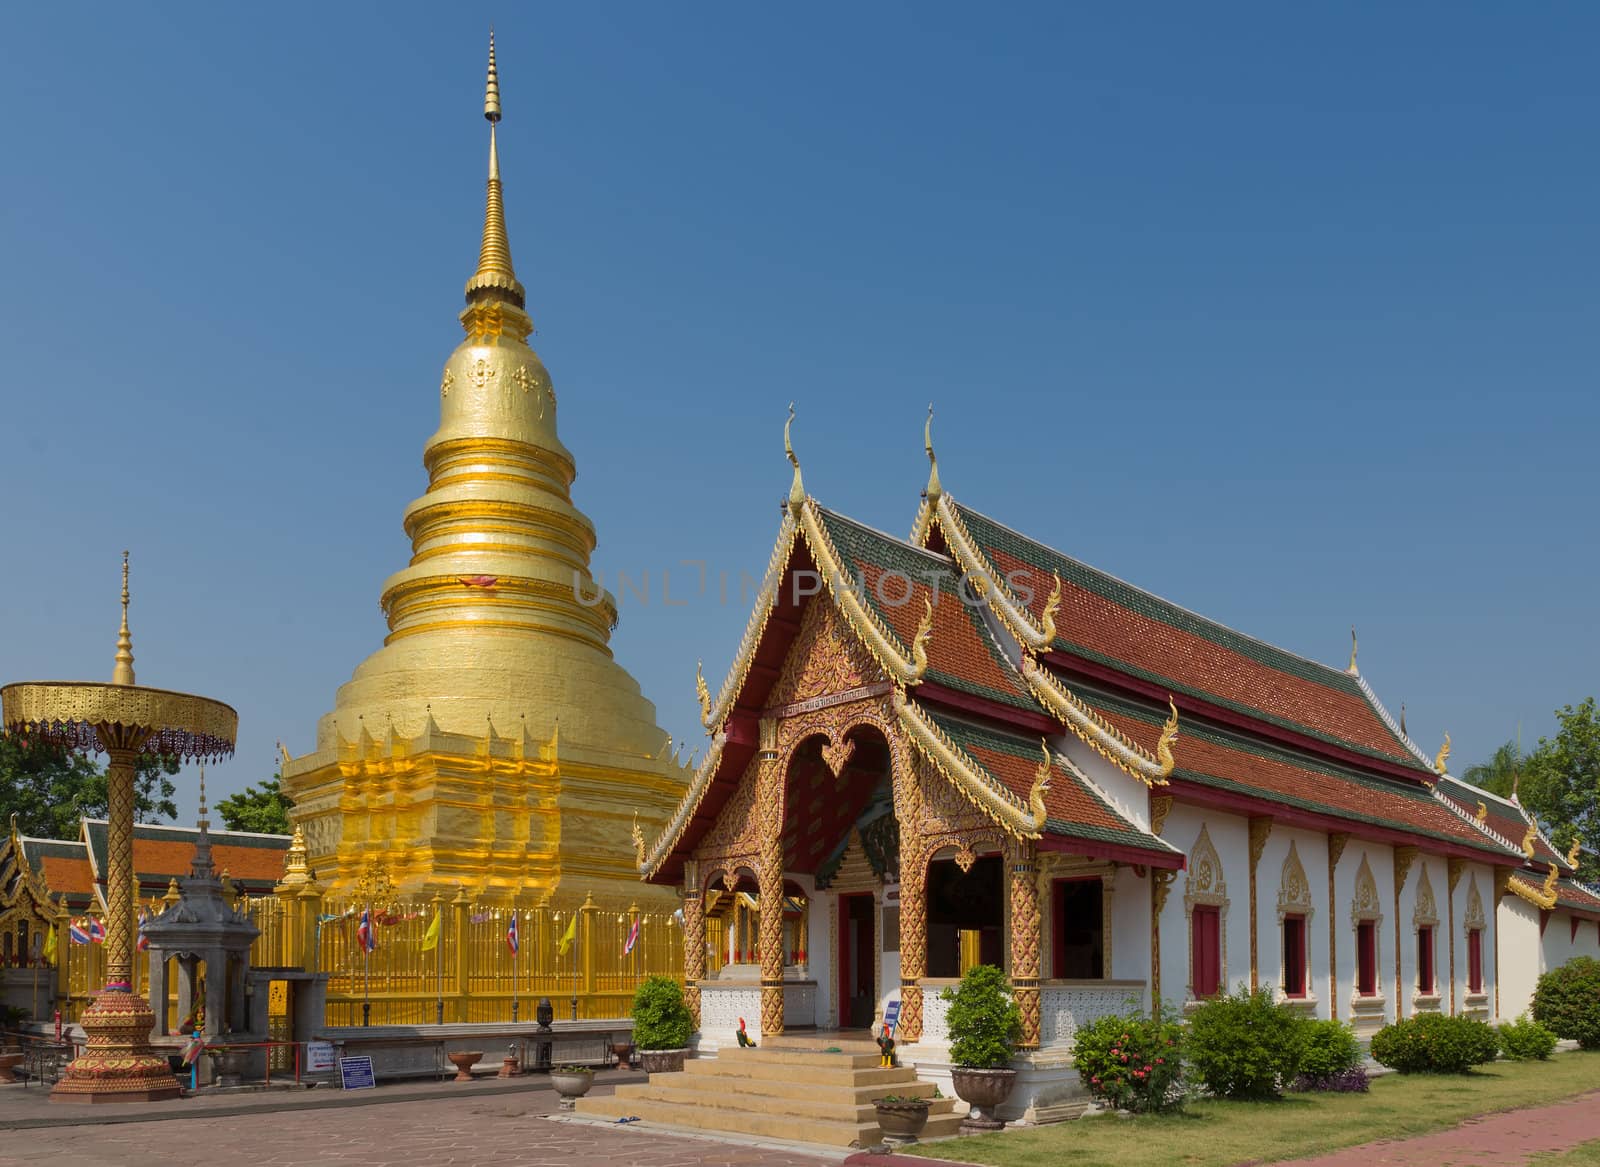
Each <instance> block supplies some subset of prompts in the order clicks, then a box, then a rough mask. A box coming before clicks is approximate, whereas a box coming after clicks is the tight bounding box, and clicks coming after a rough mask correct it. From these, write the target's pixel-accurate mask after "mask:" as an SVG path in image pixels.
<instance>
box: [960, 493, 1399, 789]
mask: <svg viewBox="0 0 1600 1167" xmlns="http://www.w3.org/2000/svg"><path fill="white" fill-rule="evenodd" d="M957 509H958V511H959V513H960V516H961V520H962V523H963V524H964V525H965V526H966V528H967V530H968V532H969V534H970V535H971V536H972V539H973V541H974V542H975V543H976V544H977V545H978V547H979V548H980V549H981V550H982V552H983V554H984V555H985V556H986V557H987V558H988V560H989V562H990V563H991V564H992V565H993V567H994V569H995V571H996V572H997V573H998V574H999V575H1000V577H1001V578H1002V579H1004V578H1005V577H1006V576H1007V575H1009V574H1011V573H1013V572H1026V573H1028V574H1027V576H1025V577H1023V578H1025V579H1027V580H1028V581H1029V589H1028V590H1029V591H1031V592H1032V597H1031V603H1030V605H1029V607H1030V610H1031V611H1032V613H1033V615H1034V617H1035V618H1036V619H1037V618H1038V617H1039V616H1040V615H1041V614H1042V612H1043V610H1044V606H1045V604H1046V602H1047V600H1048V596H1049V592H1050V588H1051V584H1050V577H1051V574H1052V573H1059V574H1060V576H1061V582H1062V598H1061V605H1060V608H1059V611H1058V613H1057V616H1056V632H1057V634H1056V640H1055V645H1054V647H1055V648H1056V649H1058V650H1060V651H1063V652H1066V653H1071V654H1074V655H1077V656H1080V657H1083V658H1084V659H1087V660H1090V661H1093V662H1096V663H1099V664H1102V665H1104V666H1107V667H1110V668H1113V669H1116V670H1118V671H1120V672H1124V673H1127V674H1129V675H1131V676H1134V677H1138V678H1141V679H1143V680H1146V681H1150V682H1153V683H1155V684H1157V685H1160V686H1162V687H1164V688H1167V689H1170V690H1172V691H1173V692H1178V693H1187V694H1189V695H1192V696H1196V697H1199V698H1201V699H1202V700H1208V701H1211V702H1213V703H1215V704H1217V705H1220V706H1223V707H1225V708H1230V709H1232V710H1234V711H1236V712H1240V713H1244V714H1246V715H1248V716H1251V717H1256V718H1260V719H1261V720H1263V721H1266V722H1269V723H1272V724H1276V725H1278V726H1281V727H1283V728H1286V729H1291V730H1295V731H1298V732H1301V733H1304V734H1306V735H1308V736H1310V737H1313V738H1319V739H1322V740H1325V741H1328V742H1330V743H1333V744H1336V745H1342V746H1345V747H1347V748H1352V749H1354V750H1356V751H1357V752H1361V753H1365V754H1369V755H1372V756H1375V757H1379V758H1382V759H1384V760H1385V761H1389V762H1398V763H1400V764H1402V765H1405V766H1407V767H1411V768H1419V769H1420V768H1421V765H1420V763H1419V762H1418V760H1417V758H1416V756H1415V755H1414V754H1413V753H1412V752H1411V751H1410V750H1409V749H1408V748H1407V747H1406V745H1405V743H1404V742H1403V741H1401V739H1400V737H1399V735H1398V734H1397V733H1396V732H1395V730H1394V729H1393V728H1392V727H1390V726H1389V725H1388V724H1387V723H1386V722H1385V720H1384V718H1383V717H1382V716H1381V715H1380V714H1379V713H1378V711H1377V710H1376V709H1375V708H1374V707H1373V705H1372V703H1371V702H1370V701H1369V700H1368V699H1367V696H1366V694H1365V693H1364V692H1363V690H1362V686H1361V684H1360V682H1359V681H1358V680H1357V679H1356V678H1355V677H1354V676H1352V675H1350V674H1349V673H1346V672H1344V671H1343V670H1341V669H1335V668H1332V667H1330V666H1327V665H1322V664H1318V663H1317V662H1315V661H1309V660H1306V659H1304V658H1302V657H1299V656H1296V655H1295V654H1293V653H1290V652H1288V651H1286V650H1284V649H1280V648H1277V647H1275V646H1273V645H1270V644H1267V643H1265V642H1264V641H1259V640H1256V639H1254V638H1252V637H1249V636H1245V635H1243V634H1242V633H1238V632H1235V631H1234V630H1232V629H1231V628H1227V627H1225V626H1224V625H1221V624H1218V623H1216V622H1215V621H1211V620H1207V619H1205V618H1204V617H1201V616H1197V615H1195V614H1194V613H1192V612H1189V611H1187V610H1186V609H1184V608H1181V607H1179V606H1177V605H1176V604H1172V603H1170V602H1169V601H1167V600H1163V599H1161V598H1160V597H1159V596H1155V595H1153V594H1151V593H1149V592H1146V591H1143V590H1141V589H1139V588H1136V587H1134V586H1132V585H1131V584H1127V583H1124V582H1123V581H1122V580H1119V579H1117V578H1116V577H1114V576H1111V575H1108V574H1107V573H1105V572H1102V571H1099V570H1098V569H1096V568H1093V567H1090V566H1089V565H1087V564H1085V563H1082V562H1080V561H1078V560H1076V559H1073V558H1072V557H1071V556H1068V555H1065V554H1063V553H1061V552H1059V551H1056V550H1055V549H1053V548H1050V547H1047V546H1045V545H1044V544H1042V543H1039V542H1037V541H1035V540H1032V539H1029V538H1028V537H1026V536H1024V535H1020V534H1018V533H1017V532H1015V531H1013V530H1011V529H1010V528H1009V527H1006V526H1004V525H1003V524H1001V523H999V522H997V521H995V520H994V519H991V518H989V517H988V516H986V515H983V514H981V513H979V512H977V511H973V510H971V509H969V508H967V507H959V506H958V508H957Z"/></svg>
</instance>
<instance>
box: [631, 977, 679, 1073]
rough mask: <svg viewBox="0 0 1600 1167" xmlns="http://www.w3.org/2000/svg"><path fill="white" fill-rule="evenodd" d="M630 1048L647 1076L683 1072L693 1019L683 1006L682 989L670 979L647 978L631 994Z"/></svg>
mask: <svg viewBox="0 0 1600 1167" xmlns="http://www.w3.org/2000/svg"><path fill="white" fill-rule="evenodd" d="M631 1015H632V1017H633V1044H634V1046H635V1048H637V1049H638V1051H639V1060H640V1061H641V1062H643V1063H644V1069H645V1073H647V1074H668V1073H674V1072H676V1071H678V1070H681V1069H683V1059H684V1057H685V1055H687V1054H688V1052H689V1049H688V1046H689V1034H690V1033H692V1032H693V1031H694V1019H693V1018H692V1017H690V1015H689V1006H687V1005H686V1004H684V1002H683V986H681V985H680V984H678V982H677V981H675V980H673V979H672V978H671V977H660V976H657V977H650V978H648V979H647V980H646V981H645V982H644V984H642V985H640V986H639V987H638V989H637V990H635V992H634V994H633V1010H632V1014H631Z"/></svg>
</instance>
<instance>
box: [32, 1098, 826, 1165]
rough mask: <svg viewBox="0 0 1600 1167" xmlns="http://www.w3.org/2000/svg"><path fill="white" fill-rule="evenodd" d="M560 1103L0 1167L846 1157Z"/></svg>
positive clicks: (231, 1135) (504, 1105) (73, 1131)
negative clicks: (606, 1117) (601, 1118)
mask: <svg viewBox="0 0 1600 1167" xmlns="http://www.w3.org/2000/svg"><path fill="white" fill-rule="evenodd" d="M550 1098H551V1096H550V1095H549V1094H548V1093H547V1092H544V1091H540V1092H538V1093H534V1094H527V1095H516V1094H511V1095H504V1094H502V1095H495V1096H489V1097H484V1098H481V1099H465V1098H460V1099H456V1100H443V1099H441V1100H439V1101H436V1102H432V1101H430V1102H419V1101H412V1102H399V1103H392V1104H388V1105H383V1106H361V1107H351V1108H344V1109H337V1110H311V1111H280V1112H277V1113H272V1114H254V1115H248V1116H239V1117H232V1118H190V1119H164V1120H161V1121H157V1122H141V1123H119V1124H116V1125H112V1126H75V1127H50V1128H42V1129H37V1130H26V1131H13V1132H9V1133H6V1134H3V1135H0V1165H3V1167H15V1165H20V1164H32V1163H53V1164H65V1163H71V1164H73V1165H74V1167H171V1165H172V1164H174V1163H195V1162H207V1163H218V1164H224V1165H228V1164H233V1165H237V1167H244V1165H247V1164H248V1165H250V1167H255V1165H258V1164H261V1165H265V1164H285V1165H294V1167H301V1165H303V1164H313V1163H335V1164H359V1165H360V1167H412V1165H416V1167H423V1165H427V1167H439V1165H443V1164H461V1165H463V1167H479V1165H482V1167H502V1165H503V1167H547V1165H555V1164H560V1165H561V1167H571V1165H574V1164H590V1163H594V1164H601V1163H604V1164H608V1165H614V1167H756V1165H759V1167H831V1165H834V1164H837V1163H839V1162H840V1160H841V1159H842V1158H843V1157H844V1156H843V1155H842V1154H839V1155H831V1156H828V1155H809V1154H802V1153H798V1152H794V1151H790V1150H786V1149H777V1148H771V1147H757V1146H742V1145H738V1144H733V1143H721V1142H713V1141H710V1140H706V1139H691V1138H679V1137H677V1136H673V1135H664V1134H656V1133H653V1132H647V1131H642V1130H640V1129H638V1128H637V1127H620V1128H614V1127H606V1126H597V1125H593V1124H590V1123H577V1122H559V1121H552V1120H550V1119H547V1118H544V1117H541V1115H542V1114H543V1113H544V1112H545V1111H547V1110H548V1109H549V1105H550Z"/></svg>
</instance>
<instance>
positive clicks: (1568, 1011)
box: [1533, 956, 1600, 1049]
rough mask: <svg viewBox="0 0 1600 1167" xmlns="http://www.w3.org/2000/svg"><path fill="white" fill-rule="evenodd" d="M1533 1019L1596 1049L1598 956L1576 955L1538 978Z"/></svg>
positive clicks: (1599, 1045)
mask: <svg viewBox="0 0 1600 1167" xmlns="http://www.w3.org/2000/svg"><path fill="white" fill-rule="evenodd" d="M1533 1019H1534V1020H1535V1021H1537V1022H1539V1023H1540V1024H1541V1025H1543V1026H1544V1027H1545V1028H1546V1029H1548V1030H1550V1031H1551V1032H1552V1033H1554V1034H1555V1035H1556V1036H1557V1037H1565V1038H1569V1039H1570V1040H1572V1041H1575V1042H1577V1043H1578V1044H1579V1045H1580V1046H1582V1047H1583V1048H1584V1049H1600V960H1596V959H1595V958H1594V957H1592V956H1578V957H1574V958H1573V959H1571V960H1569V961H1567V963H1566V964H1564V965H1562V966H1561V967H1560V968H1553V969H1551V970H1550V971H1549V972H1547V973H1545V974H1544V975H1543V976H1541V977H1540V978H1539V987H1538V988H1536V989H1535V990H1534V991H1533Z"/></svg>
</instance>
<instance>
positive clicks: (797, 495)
mask: <svg viewBox="0 0 1600 1167" xmlns="http://www.w3.org/2000/svg"><path fill="white" fill-rule="evenodd" d="M792 425H794V402H792V401H791V402H789V418H788V420H787V421H785V422H784V423H783V452H784V454H785V455H787V456H788V458H789V465H791V466H793V467H794V482H792V483H791V484H790V486H789V508H790V509H791V510H798V509H799V507H800V505H801V504H802V503H804V502H805V501H806V487H805V483H804V482H802V481H801V479H800V459H799V458H797V457H795V453H794V443H793V442H791V441H790V440H789V427H790V426H792Z"/></svg>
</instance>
